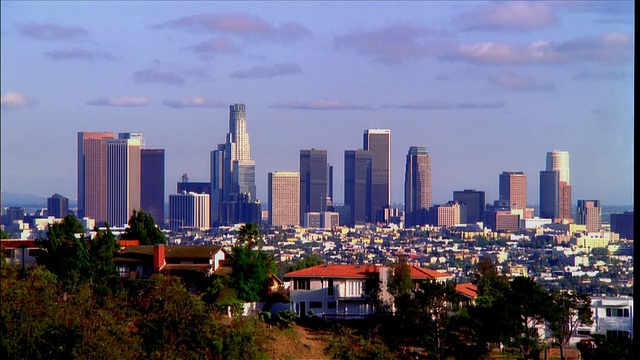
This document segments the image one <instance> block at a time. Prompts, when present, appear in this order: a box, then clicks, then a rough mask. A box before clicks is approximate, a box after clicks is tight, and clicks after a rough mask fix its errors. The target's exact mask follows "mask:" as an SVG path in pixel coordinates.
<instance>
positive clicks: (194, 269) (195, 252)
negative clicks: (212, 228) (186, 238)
mask: <svg viewBox="0 0 640 360" xmlns="http://www.w3.org/2000/svg"><path fill="white" fill-rule="evenodd" d="M227 259H228V253H227V252H226V250H224V249H223V248H222V247H221V246H207V245H204V246H190V245H171V246H165V245H163V244H156V245H137V246H135V245H131V246H127V247H125V248H124V249H122V250H121V251H120V252H119V253H118V254H116V256H115V257H114V262H115V264H116V267H117V269H118V272H119V273H120V277H121V278H131V279H137V278H148V277H149V276H151V275H152V274H154V273H163V274H172V275H176V276H183V275H188V274H194V273H200V274H203V275H204V276H211V275H212V274H213V273H214V272H220V271H221V270H222V269H221V268H222V267H223V266H224V265H225V261H226V260H227Z"/></svg>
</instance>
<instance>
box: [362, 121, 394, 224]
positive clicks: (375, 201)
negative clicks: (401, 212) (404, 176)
mask: <svg viewBox="0 0 640 360" xmlns="http://www.w3.org/2000/svg"><path fill="white" fill-rule="evenodd" d="M363 149H364V150H365V151H368V152H369V153H370V154H371V203H370V204H369V207H368V209H367V216H368V217H369V219H371V220H370V221H371V222H373V221H376V222H377V221H381V222H382V221H383V220H384V219H377V218H376V217H375V216H376V214H378V213H379V212H378V210H379V209H383V208H388V207H389V205H390V203H391V173H390V168H391V131H390V130H389V129H367V130H365V132H364V136H363Z"/></svg>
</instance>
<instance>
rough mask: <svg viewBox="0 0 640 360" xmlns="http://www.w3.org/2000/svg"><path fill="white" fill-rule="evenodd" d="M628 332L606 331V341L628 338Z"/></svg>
mask: <svg viewBox="0 0 640 360" xmlns="http://www.w3.org/2000/svg"><path fill="white" fill-rule="evenodd" d="M629 335H630V334H629V332H628V331H621V330H607V340H622V339H628V338H629Z"/></svg>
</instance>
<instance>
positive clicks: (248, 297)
mask: <svg viewBox="0 0 640 360" xmlns="http://www.w3.org/2000/svg"><path fill="white" fill-rule="evenodd" d="M260 236H261V235H260V231H259V230H258V228H257V227H256V226H255V224H253V223H247V224H245V225H244V226H243V227H241V228H240V231H239V237H238V243H236V246H234V247H233V249H232V254H233V255H232V257H233V262H232V271H231V284H232V287H233V289H234V290H235V291H236V296H237V297H238V299H240V300H243V301H258V300H260V298H261V297H263V296H264V295H265V294H266V291H267V287H268V285H269V280H270V276H271V275H272V274H274V273H275V272H276V265H275V262H274V260H273V256H272V255H271V254H268V253H265V252H262V251H260V250H253V249H252V246H253V244H254V242H255V241H256V240H257V239H259V238H260ZM244 244H246V245H244Z"/></svg>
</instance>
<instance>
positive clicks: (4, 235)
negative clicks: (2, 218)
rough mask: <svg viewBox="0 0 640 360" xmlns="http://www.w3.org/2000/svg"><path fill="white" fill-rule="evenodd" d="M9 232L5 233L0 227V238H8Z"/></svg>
mask: <svg viewBox="0 0 640 360" xmlns="http://www.w3.org/2000/svg"><path fill="white" fill-rule="evenodd" d="M8 238H9V234H7V233H6V232H5V231H4V229H0V239H8Z"/></svg>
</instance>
